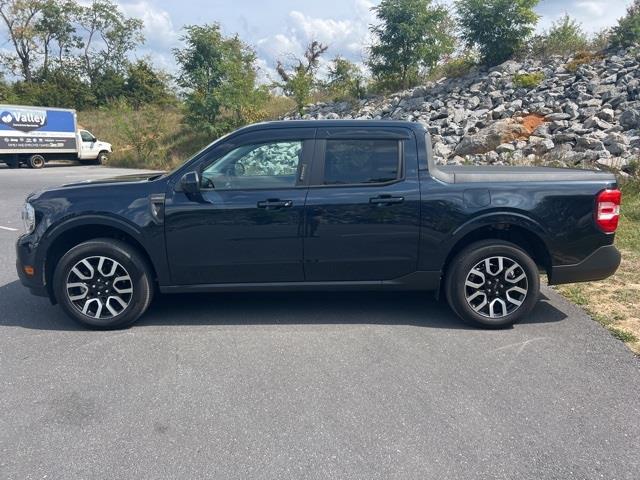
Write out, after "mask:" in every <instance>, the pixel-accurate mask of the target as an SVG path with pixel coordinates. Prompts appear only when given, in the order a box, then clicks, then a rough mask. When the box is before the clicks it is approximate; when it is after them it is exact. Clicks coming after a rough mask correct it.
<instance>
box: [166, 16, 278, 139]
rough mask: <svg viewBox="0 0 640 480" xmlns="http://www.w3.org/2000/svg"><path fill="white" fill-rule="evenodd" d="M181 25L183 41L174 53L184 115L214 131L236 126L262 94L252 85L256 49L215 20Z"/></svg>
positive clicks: (262, 91)
mask: <svg viewBox="0 0 640 480" xmlns="http://www.w3.org/2000/svg"><path fill="white" fill-rule="evenodd" d="M185 31H186V33H185V35H184V36H183V37H182V40H183V41H184V42H185V46H184V47H183V48H176V49H174V55H175V57H176V61H177V63H178V65H179V66H180V74H179V76H178V84H179V85H180V86H181V87H182V88H184V89H185V91H186V95H185V103H186V106H187V115H186V119H187V121H188V122H189V123H191V124H193V125H197V126H199V127H207V128H209V129H210V130H211V131H212V132H214V133H215V134H221V133H224V132H225V131H227V130H228V129H230V128H234V127H236V126H239V125H240V124H242V123H243V122H244V121H245V119H246V118H247V116H248V115H249V111H250V110H252V108H255V107H256V106H259V105H260V103H261V102H262V101H263V100H264V99H265V98H266V97H265V96H264V93H265V92H264V89H259V88H257V86H256V78H257V72H256V67H255V60H256V54H255V52H254V51H253V50H252V49H251V48H250V47H249V46H247V45H246V44H245V43H244V42H242V41H241V40H240V39H239V38H238V37H237V36H234V37H230V38H227V37H225V36H224V35H223V34H222V32H221V31H220V25H219V24H217V23H214V24H211V25H202V26H200V25H189V26H187V27H185ZM225 115H226V116H225Z"/></svg>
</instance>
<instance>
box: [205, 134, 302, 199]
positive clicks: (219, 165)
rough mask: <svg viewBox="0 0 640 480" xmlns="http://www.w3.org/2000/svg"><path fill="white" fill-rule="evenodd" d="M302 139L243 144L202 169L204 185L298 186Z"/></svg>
mask: <svg viewBox="0 0 640 480" xmlns="http://www.w3.org/2000/svg"><path fill="white" fill-rule="evenodd" d="M302 143H303V142H302V141H280V142H270V143H259V144H251V145H243V146H241V147H238V148H236V149H234V150H232V151H230V152H229V153H227V154H226V155H224V156H223V157H222V158H219V159H218V160H217V161H215V162H214V163H213V164H211V165H210V166H208V167H207V168H205V169H204V171H203V172H202V188H204V189H215V190H216V191H219V190H253V189H281V188H291V187H295V185H296V181H297V178H298V167H299V165H300V159H301V157H302Z"/></svg>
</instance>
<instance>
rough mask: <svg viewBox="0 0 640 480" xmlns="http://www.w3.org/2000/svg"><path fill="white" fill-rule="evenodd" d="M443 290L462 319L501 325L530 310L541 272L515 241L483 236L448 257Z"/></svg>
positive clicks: (485, 325)
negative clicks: (510, 241)
mask: <svg viewBox="0 0 640 480" xmlns="http://www.w3.org/2000/svg"><path fill="white" fill-rule="evenodd" d="M445 290H446V295H447V300H448V302H449V305H450V306H451V308H452V309H453V311H454V312H455V313H456V314H457V315H458V316H459V317H460V318H462V319H463V320H465V321H467V322H469V323H471V324H473V325H475V326H481V327H484V328H504V327H508V326H511V325H513V324H514V323H516V322H518V321H519V320H521V319H522V318H523V317H524V316H526V315H527V314H528V313H529V312H531V309H532V308H533V307H534V306H535V304H536V302H537V301H538V296H539V293H540V275H539V273H538V267H537V266H536V264H535V262H534V261H533V260H532V259H531V257H530V256H529V255H528V254H527V253H526V252H525V251H524V250H522V249H521V248H519V247H518V246H517V245H514V244H512V243H509V242H504V241H501V240H483V241H480V242H476V243H473V244H471V245H469V246H468V247H466V248H465V249H463V250H462V251H461V252H460V253H459V254H458V255H457V256H456V257H455V258H454V259H453V260H452V261H451V263H450V266H449V269H448V271H447V272H446V278H445Z"/></svg>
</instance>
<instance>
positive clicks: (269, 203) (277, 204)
mask: <svg viewBox="0 0 640 480" xmlns="http://www.w3.org/2000/svg"><path fill="white" fill-rule="evenodd" d="M291 207H293V201H292V200H280V199H277V198H273V199H269V200H264V201H262V202H258V208H266V209H267V210H269V209H276V208H291Z"/></svg>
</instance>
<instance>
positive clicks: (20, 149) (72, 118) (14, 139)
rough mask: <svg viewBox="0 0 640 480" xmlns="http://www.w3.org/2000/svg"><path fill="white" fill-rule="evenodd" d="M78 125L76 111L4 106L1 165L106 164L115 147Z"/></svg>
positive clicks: (0, 126)
mask: <svg viewBox="0 0 640 480" xmlns="http://www.w3.org/2000/svg"><path fill="white" fill-rule="evenodd" d="M77 124H78V122H77V115H76V112H75V110H69V109H62V108H48V107H32V106H20V105H0V162H4V163H6V164H7V165H8V166H9V167H10V168H17V167H19V166H20V165H22V164H24V165H27V166H28V167H30V168H42V167H44V165H45V163H46V162H48V161H49V160H79V161H80V162H82V163H91V164H97V165H100V164H103V163H105V162H106V161H107V160H108V159H109V154H110V153H111V152H112V147H111V144H110V143H107V142H102V141H100V140H98V139H97V138H96V137H95V136H94V135H93V134H92V133H91V132H89V131H87V130H78V127H77Z"/></svg>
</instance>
